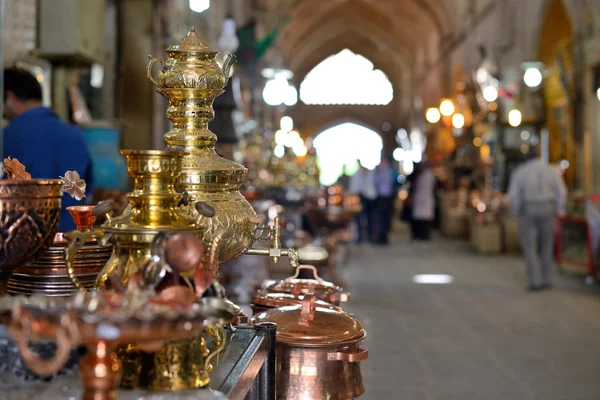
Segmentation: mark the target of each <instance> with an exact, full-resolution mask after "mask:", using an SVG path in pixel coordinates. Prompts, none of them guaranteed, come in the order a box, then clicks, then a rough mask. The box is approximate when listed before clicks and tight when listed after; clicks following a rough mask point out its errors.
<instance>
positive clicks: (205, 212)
mask: <svg viewBox="0 0 600 400" xmlns="http://www.w3.org/2000/svg"><path fill="white" fill-rule="evenodd" d="M194 208H195V209H196V211H198V214H200V215H202V216H204V217H208V218H212V217H214V216H215V214H216V211H215V208H214V207H213V206H211V205H210V204H208V203H205V202H203V201H197V202H196V204H194Z"/></svg>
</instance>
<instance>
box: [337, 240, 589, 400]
mask: <svg viewBox="0 0 600 400" xmlns="http://www.w3.org/2000/svg"><path fill="white" fill-rule="evenodd" d="M351 259H352V260H351V262H350V264H349V265H348V266H347V267H346V268H344V269H341V270H342V274H343V278H344V279H345V280H346V286H347V287H348V288H349V289H350V290H351V292H352V297H353V299H354V300H353V301H350V302H349V303H348V304H349V305H348V309H349V310H350V312H353V313H355V315H356V316H357V317H358V318H359V319H360V320H361V322H362V323H363V324H364V325H365V328H366V329H367V331H368V333H369V337H368V339H367V341H366V342H365V346H366V347H367V348H368V349H369V359H368V360H367V361H365V362H364V366H363V375H364V376H363V378H364V380H365V387H366V392H365V395H364V396H363V398H364V399H366V400H383V399H386V400H387V399H399V400H400V399H401V400H451V399H452V400H453V399H457V400H458V399H460V400H467V399H477V400H484V399H485V400H488V399H489V400H508V399H510V400H520V399H544V400H592V399H597V398H598V391H599V390H600V382H599V381H598V365H599V364H598V360H599V358H600V347H599V346H598V333H599V332H600V320H598V318H595V317H593V316H597V315H598V313H599V312H600V296H599V293H598V290H597V287H592V288H589V287H584V286H583V284H582V283H581V279H579V278H578V277H573V276H569V275H567V276H558V275H557V274H555V288H554V289H552V290H550V291H546V292H541V293H534V294H531V293H528V292H526V291H525V290H524V287H525V280H524V279H525V278H524V274H523V266H522V261H521V259H520V258H518V257H510V256H489V257H487V256H480V255H475V254H474V253H473V252H472V250H470V249H469V248H468V245H467V244H466V243H463V242H457V241H449V240H447V239H442V238H436V239H435V240H434V241H433V242H431V244H429V245H428V246H427V247H422V246H418V245H416V246H412V245H410V244H409V243H408V241H407V239H406V235H404V234H396V235H394V236H393V238H392V245H391V246H389V247H372V246H362V247H361V248H356V249H354V251H353V253H352V256H351ZM416 274H449V275H451V276H452V277H453V278H454V281H453V282H452V283H450V284H447V285H424V284H417V283H414V282H413V277H414V276H415V275H416Z"/></svg>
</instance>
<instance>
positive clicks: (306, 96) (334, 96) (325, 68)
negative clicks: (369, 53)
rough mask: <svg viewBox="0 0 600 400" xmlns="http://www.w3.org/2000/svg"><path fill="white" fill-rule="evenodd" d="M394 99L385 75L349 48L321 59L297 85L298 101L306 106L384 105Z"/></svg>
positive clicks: (391, 88) (390, 84)
mask: <svg viewBox="0 0 600 400" xmlns="http://www.w3.org/2000/svg"><path fill="white" fill-rule="evenodd" d="M357 78H359V79H357ZM393 99H394V89H393V87H392V83H391V82H390V80H389V78H388V77H387V75H386V74H385V73H384V72H382V71H381V70H379V69H376V68H375V67H374V65H373V63H372V62H371V61H370V60H368V59H367V58H366V57H364V56H362V55H360V54H356V53H353V52H352V51H351V50H349V49H344V50H342V51H340V52H339V53H337V54H335V55H332V56H329V57H328V58H326V59H325V60H323V61H322V62H321V63H319V64H318V65H317V66H315V67H314V68H313V69H312V70H311V71H310V72H309V73H308V74H307V75H306V77H305V78H304V80H303V81H302V83H301V84H300V100H302V102H303V103H304V104H308V105H314V104H319V105H342V104H350V105H387V104H389V103H391V102H392V100H393Z"/></svg>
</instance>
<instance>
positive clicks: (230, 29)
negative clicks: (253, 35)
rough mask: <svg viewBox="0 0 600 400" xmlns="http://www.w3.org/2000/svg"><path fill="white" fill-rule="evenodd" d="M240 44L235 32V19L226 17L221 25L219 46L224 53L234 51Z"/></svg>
mask: <svg viewBox="0 0 600 400" xmlns="http://www.w3.org/2000/svg"><path fill="white" fill-rule="evenodd" d="M239 45H240V41H239V39H238V37H237V33H236V24H235V19H233V18H232V17H227V18H225V20H224V21H223V25H222V27H221V37H220V38H219V48H220V49H221V51H223V52H224V53H234V52H235V51H236V50H237V49H238V47H239Z"/></svg>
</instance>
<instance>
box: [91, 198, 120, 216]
mask: <svg viewBox="0 0 600 400" xmlns="http://www.w3.org/2000/svg"><path fill="white" fill-rule="evenodd" d="M114 207H115V201H114V200H110V199H109V200H102V201H101V202H100V203H98V204H96V206H95V207H94V208H93V209H92V215H93V216H94V217H99V216H101V215H106V214H109V213H110V212H111V211H112V210H113V208H114ZM109 218H110V217H109Z"/></svg>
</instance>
